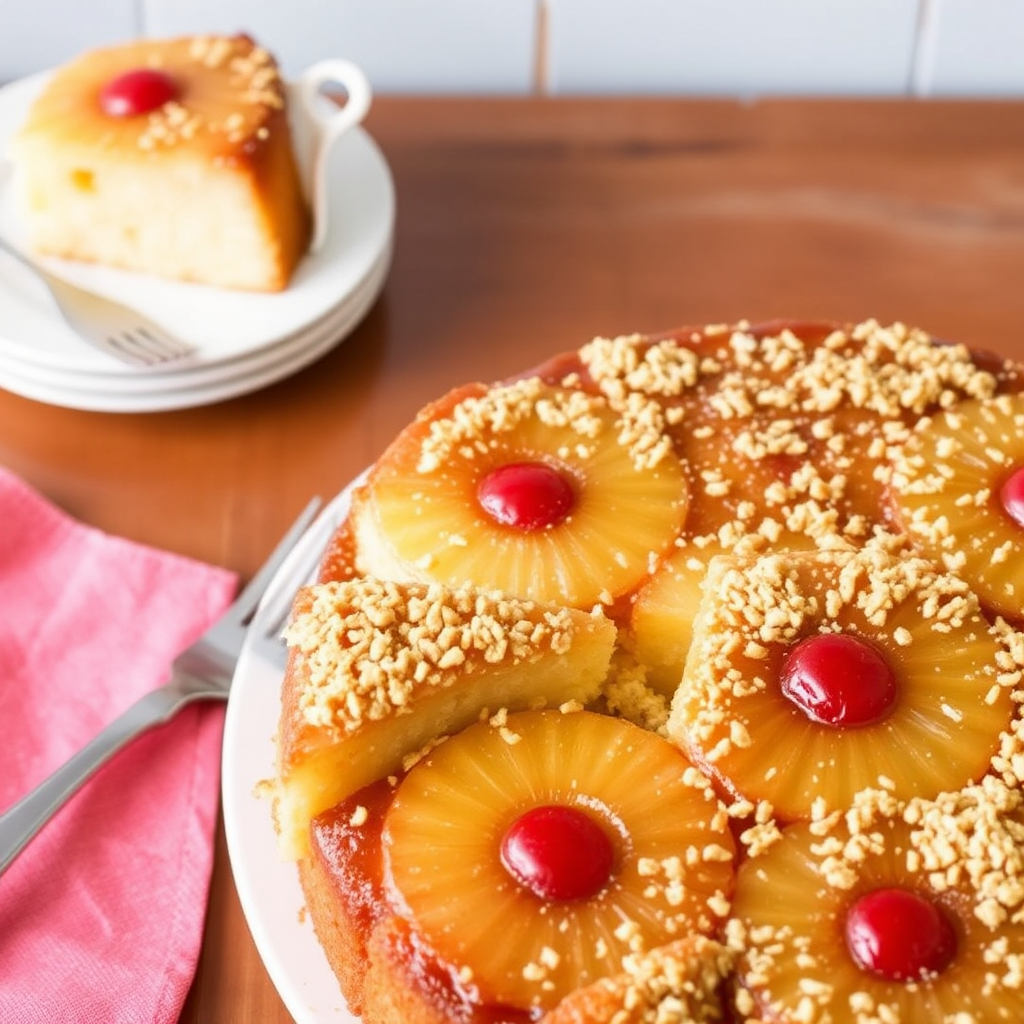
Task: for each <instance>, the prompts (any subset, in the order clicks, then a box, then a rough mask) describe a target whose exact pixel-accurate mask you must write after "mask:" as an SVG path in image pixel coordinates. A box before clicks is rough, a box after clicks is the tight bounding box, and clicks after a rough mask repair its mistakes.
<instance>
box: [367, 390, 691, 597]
mask: <svg viewBox="0 0 1024 1024" xmlns="http://www.w3.org/2000/svg"><path fill="white" fill-rule="evenodd" d="M646 412H647V413H649V414H652V407H647V409H646ZM659 415H660V414H659ZM523 462H526V463H530V462H539V463H543V464H545V465H546V466H548V467H551V468H552V469H554V470H555V471H556V472H557V473H558V474H560V475H561V476H562V477H563V478H564V479H565V480H566V481H567V482H568V483H569V484H570V485H571V487H572V489H573V491H574V494H575V501H574V505H573V508H572V510H571V512H570V513H569V514H568V515H567V516H566V517H565V518H563V519H562V520H561V521H559V522H556V523H553V524H552V525H549V526H545V527H544V528H538V529H523V528H518V527H514V526H508V525H503V524H502V523H500V522H498V521H496V520H495V519H494V518H492V516H491V515H489V514H488V513H487V512H485V511H484V509H483V508H482V507H481V504H480V501H479V489H480V486H481V483H482V482H483V481H484V480H486V479H487V477H488V474H490V473H492V472H493V471H495V470H498V469H501V468H502V467H506V466H509V465H512V464H516V463H523ZM686 508H687V486H686V479H685V474H684V472H683V467H682V465H681V463H680V461H679V459H678V458H677V457H676V455H675V454H674V452H673V450H672V447H671V442H670V441H669V440H668V437H667V436H666V435H665V434H664V433H663V432H662V431H661V430H660V429H659V428H658V425H657V423H652V424H648V423H647V422H646V421H643V422H640V421H638V420H631V419H630V418H629V417H628V416H620V415H619V413H617V412H616V411H614V410H613V409H612V407H611V405H610V404H609V402H608V401H607V400H606V399H605V398H603V397H601V396H596V395H589V394H586V393H584V392H581V391H575V392H574V391H566V390H561V389H556V388H552V387H549V386H547V385H545V384H543V383H542V382H541V381H540V380H539V379H537V378H528V379H526V380H523V381H519V382H517V383H515V384H511V385H507V386H503V387H496V388H492V389H489V390H488V389H486V388H484V387H483V386H482V385H473V386H470V387H467V388H463V389H460V390H457V391H455V392H453V393H452V394H450V395H449V396H448V397H447V399H444V400H442V401H440V402H438V403H436V404H435V405H434V406H432V407H430V409H429V410H428V411H427V412H425V413H424V415H422V416H421V417H420V418H419V419H418V420H417V421H416V422H415V423H413V424H412V425H411V426H410V427H409V428H407V429H406V431H405V432H404V433H403V434H402V435H400V437H399V438H398V440H397V441H396V442H395V443H394V445H393V446H392V447H391V449H389V451H388V453H387V454H386V455H385V456H384V458H383V459H382V460H381V461H380V463H379V464H378V467H377V469H376V470H375V471H374V474H373V476H372V478H371V479H370V481H369V483H368V485H367V487H366V489H365V491H364V493H363V495H362V496H361V497H360V498H358V499H357V502H356V507H355V516H356V530H357V536H358V540H359V544H360V551H361V557H362V560H363V562H362V564H361V565H360V569H361V570H362V571H363V572H366V573H369V574H372V575H378V576H384V577H385V578H396V579H419V580H424V581H427V580H436V581H439V582H442V583H447V584H449V585H457V584H459V583H464V582H469V583H474V584H476V585H478V586H482V587H486V588H487V589H498V590H503V591H505V592H506V593H510V594H515V595H517V596H520V597H528V598H531V599H533V600H539V601H553V600H557V601H559V602H562V603H565V604H569V605H572V606H574V607H577V608H589V607H591V606H593V605H594V604H595V603H596V602H598V601H605V602H610V601H611V600H613V599H614V598H615V597H617V596H618V595H620V594H622V593H625V592H626V591H628V590H630V589H632V588H633V587H635V586H636V584H637V583H638V582H639V581H640V580H641V579H643V577H644V576H645V575H646V574H647V572H648V571H649V568H650V564H651V561H652V559H654V558H656V557H657V556H658V555H660V553H661V552H662V551H664V550H666V549H667V548H668V547H669V546H670V545H671V543H672V542H673V540H674V539H675V537H676V536H677V535H678V533H679V530H680V529H681V528H682V525H683V521H684V519H685V516H686Z"/></svg>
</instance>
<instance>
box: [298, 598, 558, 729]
mask: <svg viewBox="0 0 1024 1024" xmlns="http://www.w3.org/2000/svg"><path fill="white" fill-rule="evenodd" d="M310 596H311V598H312V599H311V601H310V602H309V604H308V607H306V608H304V609H302V610H300V611H299V612H298V613H297V614H296V615H295V616H294V617H293V619H292V621H291V623H290V624H289V625H288V627H287V628H286V630H285V639H286V640H287V642H288V644H289V646H290V647H293V648H295V649H297V650H299V651H301V652H302V655H303V658H304V661H305V665H306V669H307V678H306V682H305V688H304V690H303V693H302V695H301V698H300V706H301V708H302V713H303V715H304V717H305V719H306V720H307V722H309V724H311V725H318V726H322V727H324V728H332V729H338V728H340V729H342V730H345V731H351V730H354V729H356V728H358V727H359V724H360V723H361V722H362V721H364V720H370V721H372V720H375V719H380V718H384V717H386V716H388V715H391V714H394V713H395V712H396V711H398V712H401V710H402V708H403V707H404V706H406V704H407V703H408V701H409V698H410V695H411V694H412V693H413V692H414V691H415V690H416V689H418V688H420V687H424V686H444V685H447V683H448V682H449V681H450V678H451V670H452V669H455V668H463V670H467V669H466V668H464V666H467V665H478V666H480V665H486V664H498V663H502V662H512V663H518V662H524V661H528V660H531V659H533V658H535V657H537V656H538V654H539V652H541V651H545V650H549V651H554V652H556V653H562V652H565V651H567V650H568V648H569V646H570V644H571V642H572V636H573V634H574V631H575V625H574V623H573V620H572V616H571V613H570V612H569V611H568V610H567V609H563V610H559V611H546V610H542V609H540V608H539V607H538V606H537V605H536V604H535V603H533V602H530V601H520V600H517V599H515V598H510V597H508V596H507V595H502V594H497V593H486V592H480V591H477V590H475V589H473V588H469V587H464V588H460V589H455V590H452V589H449V588H446V587H443V586H441V585H439V584H423V585H419V586H416V585H409V584H406V585H404V586H398V585H396V584H394V583H390V582H386V581H383V580H376V579H370V578H362V579H357V580H350V581H346V582H342V583H323V584H318V585H315V586H313V587H311V588H310Z"/></svg>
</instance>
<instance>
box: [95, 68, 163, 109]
mask: <svg viewBox="0 0 1024 1024" xmlns="http://www.w3.org/2000/svg"><path fill="white" fill-rule="evenodd" d="M177 96H178V87H177V85H176V84H175V82H174V79H173V78H171V76H170V75H168V74H166V73H165V72H163V71H158V70H157V69H156V68H135V69H134V70H133V71H126V72H125V73H124V74H122V75H118V76H117V78H112V79H111V80H110V81H109V82H107V84H106V85H104V86H103V88H102V89H101V90H100V107H101V109H102V110H103V113H104V114H107V115H108V116H109V117H135V116H136V115H137V114H148V113H149V112H150V111H151V110H156V109H157V107H162V106H163V105H164V104H165V103H166V102H167V101H168V100H173V99H176V98H177Z"/></svg>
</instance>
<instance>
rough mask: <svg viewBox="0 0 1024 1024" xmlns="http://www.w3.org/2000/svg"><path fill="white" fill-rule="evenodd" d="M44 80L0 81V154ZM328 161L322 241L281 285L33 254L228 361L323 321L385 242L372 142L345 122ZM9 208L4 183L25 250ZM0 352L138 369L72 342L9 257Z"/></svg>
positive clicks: (390, 202) (113, 369)
mask: <svg viewBox="0 0 1024 1024" xmlns="http://www.w3.org/2000/svg"><path fill="white" fill-rule="evenodd" d="M47 78H48V73H44V74H41V75H35V76H33V77H31V78H27V79H22V80H21V81H18V82H14V83H13V84H11V85H8V86H5V87H4V88H2V89H0V153H3V152H4V150H5V149H6V148H7V145H8V142H9V141H10V139H11V137H12V136H13V135H14V133H15V132H16V131H17V130H18V128H19V127H20V126H21V123H22V122H23V120H24V118H25V116H26V114H27V112H28V108H29V106H30V105H31V102H32V100H33V99H34V98H35V96H36V94H37V93H38V92H39V90H40V89H41V88H42V86H43V85H44V84H45V82H46V80H47ZM329 168H330V170H329V177H330V225H331V230H330V231H329V233H328V236H327V239H326V242H325V244H324V246H323V248H322V249H321V250H320V251H319V252H317V253H313V254H309V255H307V256H306V257H304V258H303V260H302V262H301V263H300V264H299V266H298V267H297V269H296V272H295V275H294V277H293V278H292V280H291V283H290V284H289V286H288V287H287V288H286V289H285V290H284V291H281V292H274V293H252V292H241V291H231V290H227V289H219V288H209V287H206V286H204V285H195V284H182V283H178V282H174V281H164V280H160V279H159V278H155V277H149V276H147V275H142V274H132V273H128V272H125V271H120V270H116V269H112V268H109V267H100V266H96V265H92V264H86V263H77V262H73V261H69V260H57V259H45V260H42V261H41V262H42V263H43V264H44V265H45V266H46V268H47V269H48V270H50V271H51V272H52V273H54V274H55V275H57V276H58V277H63V278H66V279H67V280H68V281H71V282H72V283H74V284H77V285H80V286H81V287H83V288H88V289H90V290H92V291H95V292H98V293H99V294H101V295H105V296H107V297H109V298H112V299H116V300H117V301H120V302H125V303H127V304H129V305H132V306H135V307H136V308H137V309H138V310H139V311H140V312H142V313H144V314H146V315H147V316H149V317H151V318H152V319H153V320H155V321H157V322H158V323H161V324H163V326H165V327H166V328H167V329H168V330H169V331H171V332H172V333H174V334H177V335H178V336H179V337H181V338H183V339H185V340H187V341H190V342H192V343H193V344H195V345H197V346H198V347H199V356H198V361H199V362H201V363H203V364H214V363H220V362H223V361H226V360H230V359H235V358H237V357H238V356H240V355H246V354H248V353H251V352H253V351H256V350H258V349H260V348H263V347H265V346H269V345H273V344H274V343H275V342H277V341H279V340H280V339H282V338H287V337H289V336H291V335H294V334H296V333H298V332H300V331H302V330H303V329H304V328H306V327H307V326H309V325H310V324H313V323H315V322H316V321H318V320H320V319H322V318H323V317H324V316H325V315H327V314H328V313H329V312H330V311H331V310H332V309H333V308H334V307H335V306H337V305H338V304H339V303H340V302H342V301H343V300H344V299H345V297H346V296H347V295H348V294H349V293H350V292H351V291H352V290H353V289H354V288H356V287H357V286H358V285H359V283H360V282H361V281H362V280H363V279H364V278H365V277H366V275H367V273H368V272H369V271H370V269H371V268H372V267H373V266H374V265H375V264H376V263H377V261H378V260H379V259H380V257H381V255H382V254H383V253H384V252H385V251H386V250H388V249H389V247H390V245H391V240H392V235H393V232H394V218H395V195H394V184H393V182H392V179H391V172H390V170H389V168H388V165H387V161H386V160H385V159H384V156H383V154H382V153H381V152H380V150H379V149H378V147H377V145H376V143H374V141H373V140H372V139H371V138H370V136H369V135H368V134H367V133H366V132H365V131H364V130H363V129H362V128H359V127H356V128H352V129H350V130H349V131H348V132H346V133H345V134H344V135H343V136H342V137H341V138H340V139H339V140H338V141H337V143H336V144H335V146H334V148H333V149H332V151H331V155H330V164H329ZM14 206H15V204H14V201H13V197H12V195H11V189H10V188H5V189H3V190H2V192H0V234H2V235H3V236H4V238H5V239H6V240H7V241H8V242H10V243H11V244H13V245H14V246H16V247H17V248H19V249H21V250H22V251H26V249H27V246H26V241H25V236H24V231H23V229H22V226H21V224H20V222H19V220H18V214H17V211H16V209H15V208H14ZM2 357H8V359H13V360H16V361H18V362H19V363H22V364H24V363H32V364H34V365H37V366H59V367H64V368H66V369H74V370H75V371H77V372H79V373H92V374H97V375H98V376H102V377H106V378H111V377H116V376H131V375H138V374H139V372H140V371H139V370H138V369H136V368H134V367H129V366H121V365H120V364H117V363H115V362H113V361H112V360H111V359H110V358H109V357H107V356H104V355H103V354H102V353H100V352H97V351H95V350H93V349H91V348H90V347H89V346H88V345H85V344H83V343H82V342H81V341H79V340H78V339H77V338H76V337H75V336H74V334H72V333H71V332H70V330H69V329H68V328H67V327H66V326H65V325H64V324H63V323H62V322H61V321H60V319H59V318H58V317H57V315H56V314H55V313H54V311H53V310H52V308H51V307H50V306H49V304H48V303H47V301H46V299H45V295H44V294H43V293H42V292H41V289H40V288H39V286H38V285H37V284H36V283H35V282H34V281H33V280H32V279H31V277H30V276H29V275H27V274H26V272H25V271H24V270H23V269H22V268H20V267H18V266H17V265H16V264H15V263H14V261H13V260H5V259H0V358H2ZM5 362H6V360H5ZM145 372H147V373H152V372H155V371H149V370H147V371H145Z"/></svg>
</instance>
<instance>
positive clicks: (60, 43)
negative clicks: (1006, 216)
mask: <svg viewBox="0 0 1024 1024" xmlns="http://www.w3.org/2000/svg"><path fill="white" fill-rule="evenodd" d="M240 30H246V31H249V32H251V33H252V34H253V35H255V36H256V37H257V38H258V39H259V40H260V41H261V42H262V43H264V44H265V45H266V46H268V47H269V48H270V49H271V50H273V51H274V52H275V53H276V54H277V56H278V58H279V59H280V60H281V62H282V64H283V65H284V68H285V71H286V73H288V74H295V73H296V72H298V71H299V70H301V68H303V67H304V66H306V65H307V64H309V63H311V62H312V61H314V60H317V59H319V58H321V57H326V56H346V57H349V58H350V59H352V60H355V61H357V62H358V63H359V64H361V65H362V66H363V68H364V69H365V70H366V72H367V74H368V75H369V77H370V79H371V81H372V82H373V85H374V88H375V89H376V91H377V92H379V93H404V92H419V93H435V94H437V93H483V94H487V93H497V94H527V93H532V92H537V91H541V92H550V93H553V94H569V93H654V94H697V95H736V96H746V95H778V94H789V95H795V94H802V95H808V94H811V95H868V96H877V95H906V94H916V95H923V96H996V97H999V96H1006V97H1011V96H1012V97H1021V96H1024V0H0V82H4V81H10V80H13V79H15V78H19V77H21V76H23V75H26V74H30V73H32V72H34V71H37V70H41V69H43V68H47V67H52V66H53V65H55V64H58V63H61V62H62V61H65V60H67V59H68V58H70V57H71V56H73V55H74V54H76V53H79V52H81V51H82V50H85V49H91V48H93V47H97V46H102V45H108V44H112V43H117V42H121V41H123V40H126V39H130V38H133V37H135V36H138V35H150V36H165V35H176V34H180V33H191V32H202V31H223V32H235V31H240Z"/></svg>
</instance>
